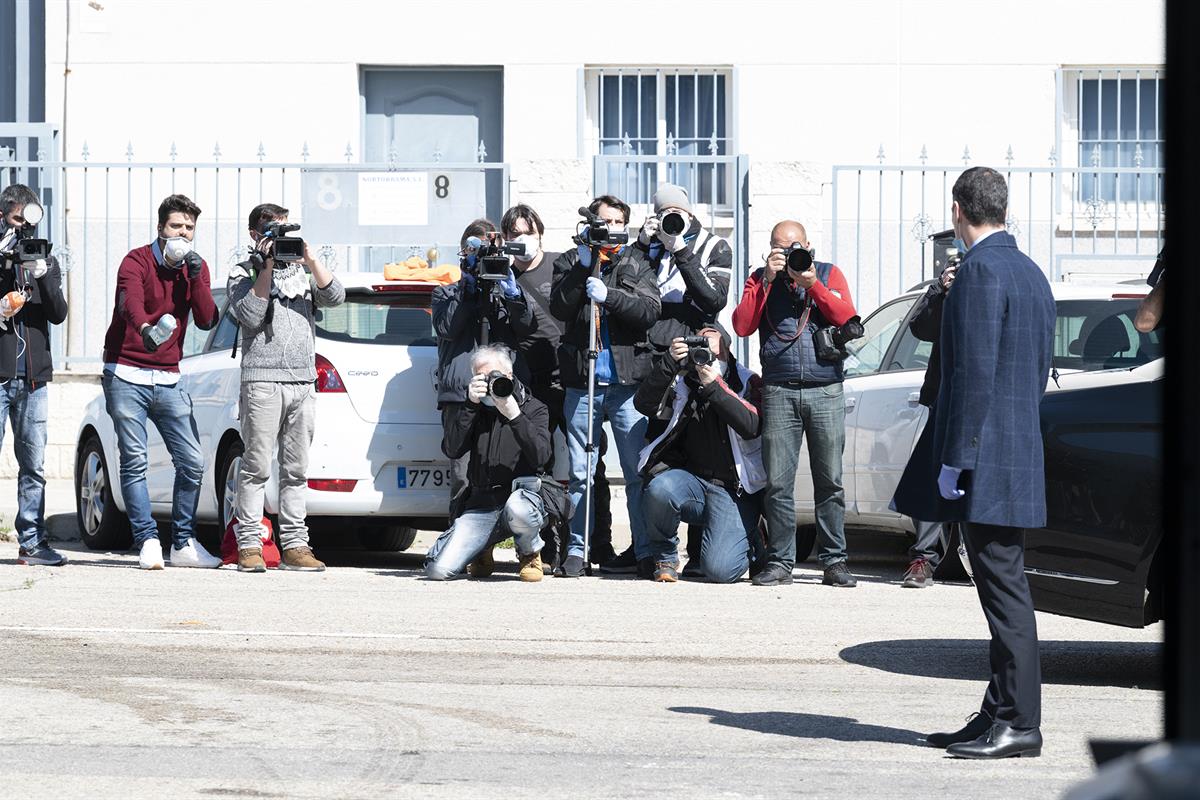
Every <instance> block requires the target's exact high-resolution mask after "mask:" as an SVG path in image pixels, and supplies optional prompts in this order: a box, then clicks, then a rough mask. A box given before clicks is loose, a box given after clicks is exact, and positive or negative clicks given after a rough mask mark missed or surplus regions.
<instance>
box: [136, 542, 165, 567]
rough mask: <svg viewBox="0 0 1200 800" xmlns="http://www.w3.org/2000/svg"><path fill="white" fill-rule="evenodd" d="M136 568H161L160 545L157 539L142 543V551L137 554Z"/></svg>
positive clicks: (161, 555)
mask: <svg viewBox="0 0 1200 800" xmlns="http://www.w3.org/2000/svg"><path fill="white" fill-rule="evenodd" d="M138 567H140V568H141V569H162V568H163V554H162V545H161V544H160V543H159V541H158V539H147V540H146V541H144V542H142V549H141V550H140V551H139V552H138Z"/></svg>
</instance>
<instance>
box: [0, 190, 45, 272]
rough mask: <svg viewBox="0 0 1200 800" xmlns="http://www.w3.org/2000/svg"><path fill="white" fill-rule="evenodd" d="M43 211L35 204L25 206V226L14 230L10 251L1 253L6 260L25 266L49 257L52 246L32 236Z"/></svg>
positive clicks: (43, 214)
mask: <svg viewBox="0 0 1200 800" xmlns="http://www.w3.org/2000/svg"><path fill="white" fill-rule="evenodd" d="M45 213H46V212H45V211H44V210H43V209H42V207H41V206H40V205H38V204H37V203H29V204H27V205H26V206H25V210H24V212H23V215H24V217H25V224H24V225H22V226H20V227H19V228H17V229H16V230H15V236H14V237H13V239H12V242H11V249H9V250H7V251H5V252H4V253H3V255H4V257H5V258H6V259H9V260H12V261H15V262H17V263H18V264H25V263H28V262H30V261H37V260H39V259H47V258H49V257H50V250H51V249H52V245H51V244H50V242H49V241H48V240H46V239H39V238H37V237H36V236H34V235H33V234H34V231H35V230H36V228H37V225H38V223H39V222H41V221H42V217H43V216H45Z"/></svg>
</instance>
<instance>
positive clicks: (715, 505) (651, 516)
mask: <svg viewBox="0 0 1200 800" xmlns="http://www.w3.org/2000/svg"><path fill="white" fill-rule="evenodd" d="M758 499H759V498H758V497H757V496H756V495H750V496H748V497H738V496H737V495H735V494H734V493H733V492H731V491H729V490H728V489H725V488H723V487H720V486H717V485H716V484H714V483H710V482H709V481H706V480H704V479H702V478H697V477H696V476H695V475H693V474H691V473H690V472H688V471H686V470H682V469H669V470H667V471H666V472H660V473H659V474H657V475H655V476H654V477H653V478H651V479H650V483H649V484H648V485H647V486H646V490H645V492H643V493H642V510H643V511H644V512H645V514H646V535H647V537H648V538H649V545H650V557H651V558H653V559H654V560H655V561H667V562H670V563H672V564H678V563H679V523H680V522H681V521H682V522H686V523H688V524H689V525H701V526H703V527H702V529H701V535H700V563H701V565H702V568H703V570H704V575H705V577H706V578H708V579H709V580H710V581H712V582H714V583H733V582H734V581H736V580H737V579H738V578H740V577H742V575H744V574H745V572H746V570H747V569H749V568H750V556H751V553H752V550H753V546H752V544H751V543H752V542H753V540H754V539H753V537H755V536H757V535H758V515H759V503H758Z"/></svg>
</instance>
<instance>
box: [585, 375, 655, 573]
mask: <svg viewBox="0 0 1200 800" xmlns="http://www.w3.org/2000/svg"><path fill="white" fill-rule="evenodd" d="M636 393H637V387H636V386H597V387H596V406H595V416H594V418H593V420H592V422H593V427H592V442H593V443H594V444H595V445H596V451H595V453H594V455H593V464H594V463H595V460H596V459H598V458H600V423H602V422H603V421H604V420H606V419H607V420H608V423H609V425H611V426H612V432H613V444H615V445H616V446H617V456H618V458H619V459H620V461H621V472H622V473H623V474H624V476H625V504H626V506H627V507H628V508H629V529H630V532H631V534H632V536H633V552H634V554H635V555H636V556H637V557H638V558H639V559H642V558H649V556H650V547H649V544H648V542H647V541H646V525H645V522H644V520H643V518H642V477H641V476H640V475H639V474H638V453H639V452H641V449H642V448H643V447H645V446H646V418H645V417H643V416H642V415H641V414H640V413H638V410H637V409H636V408H634V407H633V396H634V394H636ZM587 408H588V401H587V390H585V389H567V397H566V401H565V402H564V404H563V416H564V417H565V418H566V420H567V449H568V452H569V453H570V456H571V476H570V477H571V481H570V485H569V489H570V492H571V502H572V503H573V504H574V508H575V513H574V515H573V516H572V517H571V541H570V544H569V545H568V546H567V555H568V556H580V557H581V558H586V557H587V556H586V554H585V553H584V552H583V526H584V514H585V513H586V509H585V508H584V505H585V504H584V502H583V490H584V487H585V485H586V484H587V480H588V477H589V476H588V474H587V472H588V470H587V464H588V458H587V449H586V445H587ZM594 500H595V498H594V496H593V506H594V505H595V502H594ZM592 511H593V528H592V530H595V527H594V525H595V521H594V518H595V513H594V512H595V508H593V509H592Z"/></svg>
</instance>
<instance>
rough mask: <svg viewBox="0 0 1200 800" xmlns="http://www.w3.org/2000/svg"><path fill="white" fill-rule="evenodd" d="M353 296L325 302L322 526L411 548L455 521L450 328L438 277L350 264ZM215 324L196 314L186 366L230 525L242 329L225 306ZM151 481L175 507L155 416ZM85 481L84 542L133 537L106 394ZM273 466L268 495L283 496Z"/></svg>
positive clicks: (79, 489)
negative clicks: (444, 323) (446, 395)
mask: <svg viewBox="0 0 1200 800" xmlns="http://www.w3.org/2000/svg"><path fill="white" fill-rule="evenodd" d="M338 277H339V279H340V280H341V282H342V284H343V285H344V286H345V288H346V302H345V303H343V304H342V305H340V306H337V307H335V308H326V309H317V317H316V337H317V338H316V349H317V357H316V361H317V421H316V432H315V436H314V439H313V445H312V450H311V453H310V458H309V469H308V476H309V479H308V490H307V495H308V496H307V502H308V515H309V521H310V524H313V525H314V527H315V526H319V525H322V524H326V525H330V526H332V525H338V524H344V523H346V522H348V521H349V520H350V518H353V525H352V527H349V528H348V530H354V531H355V532H356V533H357V534H358V536H359V538H360V540H361V541H362V543H363V544H364V545H365V546H366V547H368V548H370V549H379V550H394V551H395V550H404V549H407V548H408V547H409V546H410V545H411V544H412V542H413V539H414V538H415V536H416V530H417V529H418V528H423V529H430V530H440V529H442V528H443V527H444V523H445V518H446V510H447V506H448V503H449V485H450V465H449V462H448V459H447V458H446V457H445V456H444V455H443V454H442V452H441V441H442V424H441V418H440V415H439V414H438V411H437V409H436V391H435V381H436V376H435V368H436V366H437V340H436V337H435V335H434V331H433V322H432V315H431V313H430V296H431V292H432V289H433V288H434V285H435V284H431V283H420V282H401V281H387V280H385V279H384V278H383V275H382V274H379V273H357V274H342V275H339V276H338ZM213 296H214V298H215V299H216V301H217V306H218V308H220V309H221V317H220V322H219V324H218V325H217V326H216V328H214V329H213V330H212V331H202V330H199V329H198V328H196V326H195V325H189V326H188V332H187V337H186V339H185V341H184V357H183V360H182V361H181V362H180V364H179V370H180V373H181V375H182V377H181V379H180V381H181V386H182V388H183V389H184V390H185V391H187V392H188V394H190V395H191V398H192V403H193V413H194V415H195V419H196V427H197V429H198V431H199V435H200V447H201V449H202V450H203V452H204V479H203V483H202V485H201V487H200V500H199V507H198V509H197V522H198V523H199V524H202V525H208V526H216V527H217V528H218V529H219V530H224V528H225V526H226V524H227V522H228V520H229V519H230V518H231V516H232V512H231V509H232V506H233V502H234V497H235V495H236V489H237V473H238V466H239V464H240V461H241V453H242V441H241V437H240V433H239V427H238V395H239V381H240V372H241V370H240V367H241V360H240V353H239V354H238V356H239V357H233V355H234V354H233V345H234V341H235V339H237V338H238V336H239V329H238V327H237V325H236V323H235V322H234V320H233V318H232V317H230V316H229V314H228V311H227V309H226V308H225V303H226V298H225V291H224V289H217V290H214V292H213ZM147 427H148V428H149V437H148V450H149V468H148V470H147V474H146V480H147V484H148V488H149V492H150V504H151V509H152V513H153V514H154V516H155V517H156V518H159V519H170V516H171V493H172V485H173V483H174V479H175V471H174V468H173V467H172V465H171V458H170V455H169V454H168V453H167V450H166V447H165V446H164V445H163V441H162V438H161V437H160V436H159V434H158V431H157V430H156V429H155V427H154V425H153V424H148V426H147ZM77 441H78V445H77V451H76V462H75V489H76V505H77V514H78V521H79V528H80V531H81V533H82V536H83V540H84V543H85V544H87V545H88V546H89V547H92V548H95V549H114V548H123V547H127V546H129V543H130V533H129V525H128V520H127V518H126V517H125V514H124V511H125V501H124V498H123V497H122V496H121V485H120V480H119V472H118V464H119V463H120V460H119V456H118V451H117V442H116V436H115V434H114V432H113V427H112V422H111V420H110V418H109V416H108V414H107V412H106V411H105V408H104V398H103V396H100V397H98V398H96V399H95V400H93V401H92V402H91V403H90V404H89V405H88V406H87V408H86V410H85V412H84V416H83V421H82V423H81V425H80V428H79V437H78V440H77ZM277 475H278V470H277V468H273V469H272V477H271V480H270V482H269V483H268V485H267V496H266V506H267V511H268V512H269V513H274V512H276V511H277V510H278V506H279V503H278V501H279V486H278V478H277Z"/></svg>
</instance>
